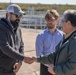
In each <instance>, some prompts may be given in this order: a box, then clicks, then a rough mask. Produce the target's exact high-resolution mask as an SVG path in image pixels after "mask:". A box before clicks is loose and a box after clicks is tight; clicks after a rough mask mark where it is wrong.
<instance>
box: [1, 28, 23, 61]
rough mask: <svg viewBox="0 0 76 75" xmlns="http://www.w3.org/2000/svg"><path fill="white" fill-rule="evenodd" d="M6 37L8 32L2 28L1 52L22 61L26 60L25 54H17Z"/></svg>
mask: <svg viewBox="0 0 76 75" xmlns="http://www.w3.org/2000/svg"><path fill="white" fill-rule="evenodd" d="M6 36H7V35H6V31H5V30H4V29H3V28H1V27H0V50H1V51H2V52H3V53H4V54H5V55H7V56H8V57H11V58H13V59H15V60H20V61H22V60H23V59H24V56H23V54H21V53H19V52H17V51H16V50H15V49H14V48H12V47H11V46H10V45H9V43H8V41H7V38H6Z"/></svg>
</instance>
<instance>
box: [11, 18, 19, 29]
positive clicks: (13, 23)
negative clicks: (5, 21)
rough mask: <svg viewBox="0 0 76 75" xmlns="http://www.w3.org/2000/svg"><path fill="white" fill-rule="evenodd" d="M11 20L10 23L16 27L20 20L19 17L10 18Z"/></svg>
mask: <svg viewBox="0 0 76 75" xmlns="http://www.w3.org/2000/svg"><path fill="white" fill-rule="evenodd" d="M10 22H11V24H12V26H13V27H14V28H18V27H19V22H20V20H19V19H16V20H14V21H13V20H11V21H10Z"/></svg>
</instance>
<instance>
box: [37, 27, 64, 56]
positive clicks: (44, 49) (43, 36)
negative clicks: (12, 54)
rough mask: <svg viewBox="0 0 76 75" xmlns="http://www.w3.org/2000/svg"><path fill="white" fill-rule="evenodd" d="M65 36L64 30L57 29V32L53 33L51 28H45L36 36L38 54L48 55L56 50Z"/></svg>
mask: <svg viewBox="0 0 76 75" xmlns="http://www.w3.org/2000/svg"><path fill="white" fill-rule="evenodd" d="M62 38H63V32H62V31H60V30H58V29H56V32H55V33H54V34H52V33H51V32H50V31H49V29H48V28H47V29H45V30H44V31H43V32H41V33H40V34H38V36H37V38H36V55H37V57H38V56H41V55H48V54H50V53H53V52H55V47H56V46H57V44H58V43H59V42H60V41H61V39H62Z"/></svg>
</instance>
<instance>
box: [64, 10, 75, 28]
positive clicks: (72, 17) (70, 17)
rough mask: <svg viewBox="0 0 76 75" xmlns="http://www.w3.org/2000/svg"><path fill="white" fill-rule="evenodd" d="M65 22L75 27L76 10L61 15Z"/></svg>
mask: <svg viewBox="0 0 76 75" xmlns="http://www.w3.org/2000/svg"><path fill="white" fill-rule="evenodd" d="M63 16H64V19H65V21H66V22H67V21H70V22H71V24H72V26H74V27H76V10H72V9H68V10H66V11H65V12H64V14H63Z"/></svg>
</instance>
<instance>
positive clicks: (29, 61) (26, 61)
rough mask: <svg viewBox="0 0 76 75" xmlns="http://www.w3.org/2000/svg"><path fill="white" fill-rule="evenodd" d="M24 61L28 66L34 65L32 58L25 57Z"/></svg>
mask: <svg viewBox="0 0 76 75" xmlns="http://www.w3.org/2000/svg"><path fill="white" fill-rule="evenodd" d="M23 61H24V62H25V63H28V64H32V63H33V62H34V61H33V59H32V58H30V57H25V58H24V60H23Z"/></svg>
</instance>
